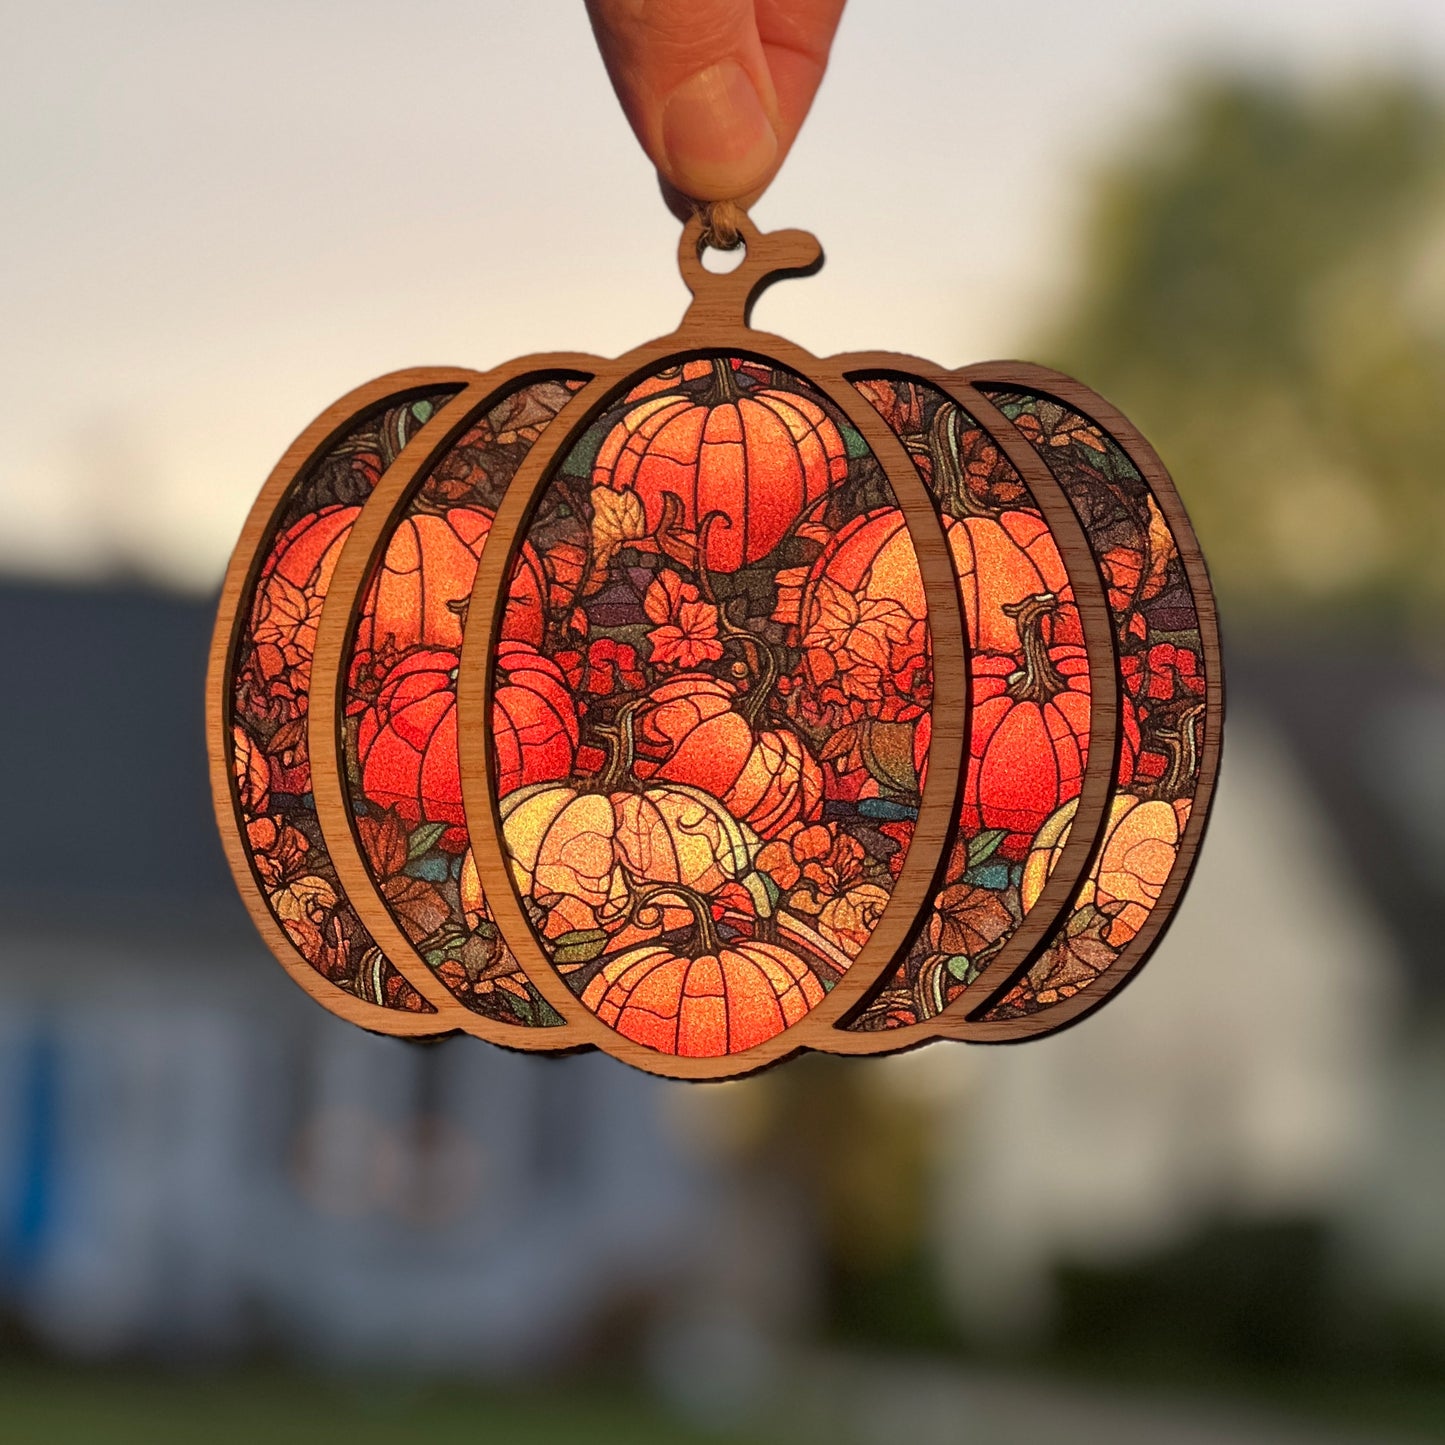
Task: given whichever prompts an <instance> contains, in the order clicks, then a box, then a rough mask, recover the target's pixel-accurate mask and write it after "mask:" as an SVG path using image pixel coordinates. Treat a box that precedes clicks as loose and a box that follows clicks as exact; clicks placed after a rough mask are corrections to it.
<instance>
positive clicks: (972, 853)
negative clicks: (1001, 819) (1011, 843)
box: [968, 828, 1008, 868]
mask: <svg viewBox="0 0 1445 1445" xmlns="http://www.w3.org/2000/svg"><path fill="white" fill-rule="evenodd" d="M1007 837H1008V829H1007V828H985V829H984V830H983V832H982V833H980V834H978V836H977V837H974V838H970V839H969V840H968V866H969V867H970V868H977V867H978V865H979V864H980V863H984V862H987V861H988V859H990V858H992V857H993V855H994V854H995V853H997V852H998V847H999V844H1000V843H1002V842H1003V840H1004V839H1005V838H1007Z"/></svg>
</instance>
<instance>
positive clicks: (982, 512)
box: [928, 401, 998, 517]
mask: <svg viewBox="0 0 1445 1445" xmlns="http://www.w3.org/2000/svg"><path fill="white" fill-rule="evenodd" d="M959 415H960V412H959V409H958V403H957V402H954V401H945V402H944V403H943V404H942V405H941V406H940V407H939V408H938V410H937V411H936V412H934V413H933V420H932V422H930V423H929V427H928V454H929V456H930V457H932V458H933V489H934V491H935V492H937V493H938V495H939V497H940V499H941V500H942V501H944V502H946V503H947V504H948V505H949V508H950V510H951V513H952V515H953V516H955V517H993V516H997V515H998V513H997V512H994V511H991V510H990V509H989V508H988V507H985V506H983V505H981V504H980V503H979V502H978V500H977V499H976V498H975V497H974V495H973V493H972V492H970V491H969V489H968V485H967V483H966V482H965V481H964V477H963V458H962V457H961V456H960V455H959V451H958V427H957V426H956V425H955V422H956V420H957V418H958V417H959Z"/></svg>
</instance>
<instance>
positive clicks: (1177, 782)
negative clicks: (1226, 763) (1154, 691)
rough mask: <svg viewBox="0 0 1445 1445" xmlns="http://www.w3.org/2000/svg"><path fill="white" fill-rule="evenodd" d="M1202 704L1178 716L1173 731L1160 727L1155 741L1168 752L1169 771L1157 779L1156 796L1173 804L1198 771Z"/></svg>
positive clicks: (1188, 788) (1191, 784)
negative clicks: (1199, 726)
mask: <svg viewBox="0 0 1445 1445" xmlns="http://www.w3.org/2000/svg"><path fill="white" fill-rule="evenodd" d="M1203 716H1204V704H1203V703H1202V702H1198V703H1195V704H1194V706H1193V707H1189V708H1186V709H1185V710H1184V711H1183V712H1182V713H1180V715H1179V721H1178V722H1177V723H1176V724H1175V725H1174V726H1173V727H1172V728H1161V729H1160V730H1159V733H1158V738H1159V741H1160V742H1161V743H1163V744H1164V746H1165V747H1166V748H1167V749H1168V750H1169V771H1168V772H1166V773H1165V774H1164V776H1163V777H1162V778H1161V779H1160V780H1159V796H1160V797H1161V798H1162V799H1164V800H1165V801H1166V802H1170V803H1172V802H1173V801H1174V800H1175V799H1176V798H1179V797H1182V796H1183V795H1184V794H1185V793H1186V792H1188V791H1189V790H1190V789H1191V788H1192V786H1193V783H1194V779H1195V776H1196V774H1197V773H1198V772H1199V729H1198V722H1199V719H1200V718H1202V717H1203Z"/></svg>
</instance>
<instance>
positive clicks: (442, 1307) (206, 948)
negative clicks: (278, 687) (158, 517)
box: [0, 583, 736, 1373]
mask: <svg viewBox="0 0 1445 1445" xmlns="http://www.w3.org/2000/svg"><path fill="white" fill-rule="evenodd" d="M210 621H211V608H210V606H209V605H207V604H205V603H202V602H197V601H188V600H182V599H179V598H175V597H169V596H161V595H155V594H151V593H147V592H144V591H141V590H136V589H131V588H127V587H116V588H109V589H104V590H80V589H66V588H62V587H51V586H30V585H21V584H18V583H15V584H8V585H4V586H0V636H3V637H4V639H5V642H4V658H5V676H6V694H7V705H6V707H5V708H4V709H3V710H0V759H3V763H0V767H3V772H4V795H5V798H6V802H7V805H8V806H7V818H8V826H7V827H5V828H4V829H3V830H0V986H3V996H4V1002H3V1005H0V1314H4V1315H8V1316H10V1317H11V1318H12V1319H14V1318H18V1320H19V1322H20V1323H21V1325H22V1326H23V1327H25V1328H28V1329H30V1330H32V1331H34V1332H36V1333H37V1334H38V1335H39V1336H40V1337H41V1338H42V1339H43V1340H45V1341H46V1342H48V1343H50V1344H51V1345H53V1346H55V1347H58V1348H61V1349H64V1350H67V1351H76V1352H89V1353H97V1354H110V1353H116V1352H127V1353H133V1352H136V1351H147V1352H155V1351H161V1352H191V1353H194V1352H202V1353H204V1352H213V1351H216V1350H227V1349H235V1348H242V1347H247V1346H254V1345H257V1344H263V1345H279V1346H281V1347H286V1348H297V1347H299V1348H301V1349H302V1350H307V1351H312V1352H321V1353H323V1354H328V1355H331V1356H333V1357H335V1358H336V1359H338V1360H343V1361H367V1360H380V1359H383V1358H384V1359H386V1360H389V1361H391V1362H394V1363H400V1364H405V1363H408V1362H410V1363H413V1364H421V1363H426V1364H427V1365H428V1366H431V1367H448V1368H457V1369H464V1370H469V1371H473V1372H478V1373H505V1372H508V1371H518V1370H523V1369H529V1368H533V1367H536V1366H538V1365H541V1364H545V1363H548V1362H550V1361H552V1360H553V1359H554V1358H555V1357H557V1356H558V1355H561V1354H564V1353H565V1352H567V1351H568V1350H570V1349H573V1348H575V1347H577V1346H578V1345H579V1344H583V1343H585V1342H586V1341H587V1339H588V1337H589V1335H590V1334H591V1333H593V1332H596V1331H599V1330H602V1329H605V1328H606V1327H607V1324H608V1322H609V1321H611V1320H612V1319H613V1318H614V1317H615V1315H616V1313H617V1311H618V1310H619V1308H621V1309H624V1310H625V1309H627V1308H633V1309H636V1310H638V1311H643V1310H646V1311H650V1312H651V1313H652V1314H654V1315H657V1314H659V1312H661V1313H666V1312H668V1311H672V1312H673V1313H676V1312H677V1311H678V1310H685V1308H686V1305H687V1300H688V1299H690V1298H691V1297H692V1296H693V1295H694V1294H695V1293H696V1290H697V1288H698V1287H699V1286H698V1279H699V1274H700V1272H701V1274H702V1275H706V1274H707V1273H708V1272H709V1271H711V1273H712V1274H713V1275H714V1276H716V1275H718V1274H719V1273H725V1272H726V1271H725V1269H723V1268H722V1267H721V1266H719V1265H718V1264H717V1263H716V1262H715V1261H714V1260H713V1259H712V1258H711V1257H710V1255H709V1248H708V1247H707V1246H706V1245H704V1246H702V1247H700V1246H699V1243H698V1241H699V1240H702V1241H707V1240H710V1239H725V1238H727V1237H729V1234H728V1231H727V1230H726V1229H723V1228H720V1227H719V1223H718V1220H717V1218H716V1214H717V1211H718V1210H719V1209H720V1208H722V1207H724V1206H722V1205H721V1204H720V1203H719V1201H720V1200H722V1199H723V1198H724V1197H725V1196H724V1193H723V1191H721V1190H719V1189H718V1188H716V1187H715V1181H713V1180H712V1179H711V1177H710V1174H709V1166H708V1164H707V1161H706V1159H705V1158H704V1157H703V1156H701V1155H699V1154H697V1153H696V1152H693V1151H689V1149H687V1148H686V1147H683V1146H682V1145H681V1144H680V1143H679V1139H678V1134H679V1129H678V1127H677V1121H676V1120H675V1118H674V1117H673V1113H674V1103H675V1099H674V1096H673V1095H672V1094H671V1093H670V1092H669V1090H668V1088H667V1086H666V1085H663V1084H660V1083H659V1082H657V1081H655V1080H651V1079H648V1078H645V1077H643V1076H642V1075H639V1074H636V1073H634V1072H632V1071H630V1070H627V1069H624V1068H622V1067H621V1066H620V1065H616V1064H613V1063H611V1062H610V1061H608V1060H606V1059H603V1058H600V1057H596V1056H592V1057H583V1058H575V1059H569V1060H561V1061H550V1060H542V1059H536V1058H527V1057H522V1056H519V1055H513V1054H508V1053H505V1052H503V1051H501V1050H499V1049H494V1048H487V1047H483V1046H481V1045H478V1044H476V1043H474V1042H471V1041H467V1040H454V1041H451V1042H448V1043H442V1044H434V1045H423V1044H408V1043H404V1042H399V1041H396V1040H389V1039H382V1038H376V1037H373V1036H370V1035H367V1034H364V1033H362V1032H361V1031H359V1030H357V1029H354V1028H352V1027H350V1026H348V1025H346V1024H343V1023H342V1022H340V1021H339V1020H338V1019H336V1018H334V1017H332V1016H331V1015H330V1014H328V1013H326V1012H325V1011H324V1010H322V1009H320V1008H318V1007H317V1006H316V1005H315V1004H313V1003H312V1002H311V1001H310V1000H309V999H307V998H306V997H305V996H304V995H303V994H302V993H301V992H300V991H299V990H298V989H296V988H295V987H294V986H293V985H292V984H291V983H290V982H289V980H288V979H287V978H286V977H285V975H284V974H283V972H282V971H281V970H280V969H279V968H278V967H277V966H276V964H275V962H274V961H273V960H272V959H271V958H270V956H269V954H268V953H267V952H266V950H265V949H264V947H263V946H262V945H261V943H260V941H259V940H258V938H257V936H256V934H255V932H254V930H253V929H252V927H251V924H250V921H249V919H248V918H247V916H246V914H245V912H244V910H243V908H242V905H241V903H240V901H239V898H238V897H237V895H236V893H235V890H234V887H233V885H232V883H231V879H230V876H229V873H228V872H227V869H226V866H225V863H224V860H223V858H222V855H221V851H220V845H219V842H218V839H217V837H216V833H215V827H214V823H213V820H212V816H211V810H210V799H209V790H208V784H207V781H206V772H205V750H204V741H203V734H202V722H201V719H202V707H203V702H202V678H203V674H204V666H205V653H206V647H207V644H208V641H209V632H210ZM710 1211H711V1212H710ZM733 1233H734V1234H736V1231H733Z"/></svg>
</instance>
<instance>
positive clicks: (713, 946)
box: [630, 883, 722, 958]
mask: <svg viewBox="0 0 1445 1445" xmlns="http://www.w3.org/2000/svg"><path fill="white" fill-rule="evenodd" d="M664 896H670V897H672V898H676V899H677V900H678V902H680V903H683V904H685V905H686V906H687V908H688V909H690V910H691V912H692V927H693V937H692V946H693V950H694V952H693V953H692V957H693V958H701V957H702V956H703V955H704V954H711V955H712V956H713V957H714V958H716V957H717V954H718V950H719V949H721V947H722V937H721V935H720V934H719V933H718V931H717V922H716V920H714V918H713V916H712V905H711V904H709V903H708V901H707V899H706V898H704V897H703V896H702V894H701V893H699V892H698V891H697V889H695V888H689V887H688V886H687V885H686V884H685V883H658V884H655V885H654V886H653V887H651V888H643V889H641V890H640V891H639V892H638V894H637V896H636V897H635V898H634V899H633V900H632V909H631V913H630V917H631V919H632V921H633V922H634V923H636V924H638V925H639V926H640V927H642V928H651V927H652V926H653V922H654V921H655V922H656V923H658V924H660V923H661V922H662V909H661V908H659V907H658V906H657V904H656V903H655V902H654V901H653V900H654V899H656V898H660V897H664ZM648 915H650V920H651V921H650V920H649V917H648Z"/></svg>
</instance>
